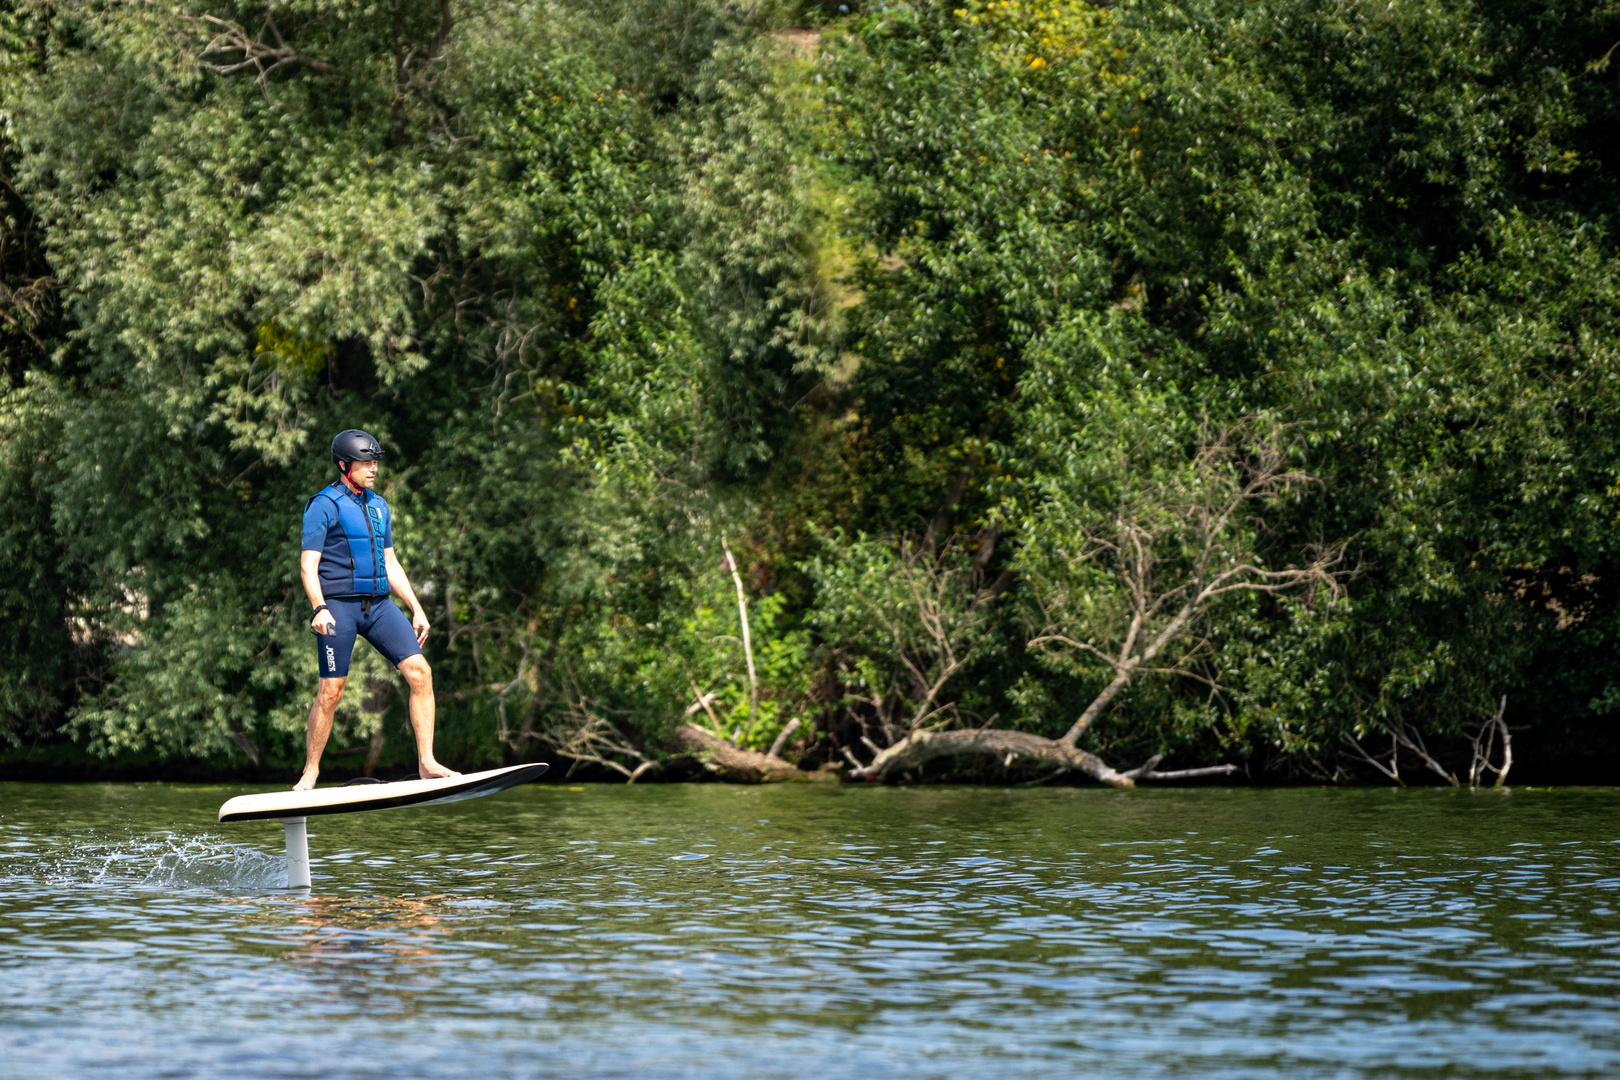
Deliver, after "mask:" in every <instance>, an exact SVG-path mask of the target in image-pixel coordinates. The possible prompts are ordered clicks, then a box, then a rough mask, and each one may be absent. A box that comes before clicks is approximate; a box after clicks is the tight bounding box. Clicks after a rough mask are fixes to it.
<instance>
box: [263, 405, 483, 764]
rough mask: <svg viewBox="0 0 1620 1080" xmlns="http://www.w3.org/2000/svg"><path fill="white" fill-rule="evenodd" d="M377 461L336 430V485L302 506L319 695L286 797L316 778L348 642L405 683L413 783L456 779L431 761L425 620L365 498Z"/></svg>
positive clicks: (378, 512)
mask: <svg viewBox="0 0 1620 1080" xmlns="http://www.w3.org/2000/svg"><path fill="white" fill-rule="evenodd" d="M382 456H383V449H382V446H381V444H379V443H378V442H377V440H376V439H374V438H372V437H371V436H370V435H368V434H366V433H365V432H364V431H357V430H353V429H351V430H349V431H344V432H340V433H339V434H338V436H337V438H335V439H333V440H332V463H333V464H334V465H336V466H337V467H338V473H339V476H338V479H337V481H336V482H335V483H334V484H332V485H331V486H330V487H327V488H323V489H322V490H321V491H319V492H317V493H316V494H315V495H314V496H313V497H312V498H311V499H310V500H309V502H307V503H305V504H304V539H303V552H302V553H301V554H300V556H299V573H300V576H301V577H302V578H303V581H304V592H305V594H306V595H307V596H308V597H309V602H310V604H311V605H312V606H313V607H314V608H315V612H314V614H313V615H312V616H311V618H310V620H309V628H310V629H311V630H313V631H315V634H316V635H317V636H316V638H315V642H316V645H315V657H316V665H317V666H318V667H319V669H320V673H321V687H320V690H319V691H318V692H317V693H316V695H315V704H313V705H311V706H310V707H309V735H308V742H307V744H306V745H307V753H306V756H305V759H304V775H303V776H301V777H299V779H298V783H297V784H296V785H294V786H293V790H294V791H308V790H309V789H310V788H312V787H314V786H315V780H316V778H317V777H319V776H320V774H321V753H322V752H323V751H324V750H325V749H326V740H327V738H328V737H329V736H330V735H331V734H332V715H333V714H334V713H335V712H336V711H337V706H338V702H339V701H340V700H342V698H343V683H344V682H345V681H346V679H347V678H348V674H349V656H350V654H351V653H353V652H354V639H355V635H357V634H358V635H360V636H362V637H364V638H365V639H366V640H367V641H369V642H371V644H372V646H373V647H374V648H376V650H377V651H378V652H380V653H382V654H383V655H384V656H386V657H388V661H389V663H391V664H393V665H394V666H395V667H396V668H398V669H399V673H400V674H401V675H404V676H405V681H406V683H408V684H409V685H410V688H411V702H410V716H411V727H412V728H413V729H414V730H415V732H416V757H417V770H416V771H417V775H419V776H420V777H422V779H424V780H427V779H430V778H432V777H435V776H459V775H461V774H460V773H457V772H454V771H452V770H450V769H447V768H445V767H444V766H443V765H440V764H439V763H438V762H437V761H435V760H434V758H433V712H434V705H433V671H432V669H431V668H429V667H428V664H427V660H426V659H425V658H424V657H423V656H422V643H423V642H424V641H426V640H427V635H428V620H427V615H426V614H425V613H424V612H423V611H422V604H421V602H420V601H419V600H417V598H416V592H415V591H414V590H413V589H412V588H411V582H410V579H409V578H407V577H406V576H405V571H404V569H403V568H402V567H401V566H400V565H399V559H397V558H396V557H395V556H394V527H393V518H392V516H391V515H390V514H389V511H388V503H387V502H385V501H384V500H383V497H382V496H381V495H378V494H375V493H374V492H373V491H372V490H371V489H372V486H373V485H374V484H376V482H377V468H378V464H379V463H380V461H381V460H382ZM390 591H392V592H393V593H394V594H396V595H398V596H399V598H400V599H401V600H403V601H405V603H406V605H407V606H409V607H410V609H411V620H410V622H406V621H405V615H404V613H403V612H401V611H400V610H399V608H398V607H396V606H395V605H394V601H393V600H391V599H390V598H389V593H390Z"/></svg>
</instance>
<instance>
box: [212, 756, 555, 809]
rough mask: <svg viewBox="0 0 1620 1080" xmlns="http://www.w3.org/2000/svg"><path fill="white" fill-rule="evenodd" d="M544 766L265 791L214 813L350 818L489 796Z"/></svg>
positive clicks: (241, 797) (535, 775)
mask: <svg viewBox="0 0 1620 1080" xmlns="http://www.w3.org/2000/svg"><path fill="white" fill-rule="evenodd" d="M548 768H550V766H549V765H544V764H540V763H536V764H533V765H511V766H508V767H507V768H504V769H490V770H489V771H488V772H475V773H466V774H464V775H462V776H447V777H444V778H443V779H439V780H396V781H395V782H394V783H392V784H355V785H353V786H352V787H326V788H316V789H315V790H314V791H267V792H265V793H264V794H262V795H238V796H237V797H236V798H234V799H232V800H230V801H229V802H227V803H226V804H225V805H224V806H222V807H220V808H219V820H221V821H265V820H269V819H273V818H291V817H315V816H317V815H320V814H352V813H355V812H356V811H360V810H387V809H389V808H390V807H395V806H430V805H433V804H435V803H451V802H460V801H461V800H462V799H476V798H478V797H479V796H480V795H493V794H495V793H496V792H497V791H505V790H506V789H507V788H509V787H516V786H517V785H519V784H526V783H528V782H529V781H530V780H536V779H538V778H539V777H540V776H541V775H542V774H543V773H544V772H545V771H546V770H547V769H548Z"/></svg>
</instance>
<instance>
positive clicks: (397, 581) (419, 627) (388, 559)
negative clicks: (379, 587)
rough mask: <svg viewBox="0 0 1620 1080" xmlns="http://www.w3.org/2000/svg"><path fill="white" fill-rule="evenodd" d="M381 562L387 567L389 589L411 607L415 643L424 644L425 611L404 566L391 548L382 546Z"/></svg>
mask: <svg viewBox="0 0 1620 1080" xmlns="http://www.w3.org/2000/svg"><path fill="white" fill-rule="evenodd" d="M383 563H384V564H385V565H386V566H387V567H388V587H389V589H391V590H393V593H394V595H395V596H398V597H399V598H400V599H401V600H403V601H405V606H406V607H408V608H410V609H411V629H412V630H415V631H416V643H417V644H418V645H421V644H424V643H425V642H426V641H427V636H428V617H427V612H425V611H423V610H422V602H421V601H420V600H418V599H417V598H416V590H415V589H412V588H411V579H410V578H408V577H406V576H405V568H404V567H403V566H401V565H399V559H398V558H397V557H396V556H395V555H394V549H393V548H391V547H385V548H383Z"/></svg>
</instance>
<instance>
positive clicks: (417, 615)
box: [411, 607, 428, 646]
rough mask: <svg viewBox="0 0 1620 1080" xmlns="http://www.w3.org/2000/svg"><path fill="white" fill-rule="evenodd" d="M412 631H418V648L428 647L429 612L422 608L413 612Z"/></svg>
mask: <svg viewBox="0 0 1620 1080" xmlns="http://www.w3.org/2000/svg"><path fill="white" fill-rule="evenodd" d="M411 629H412V630H415V631H416V644H417V645H418V646H422V645H426V644H427V635H428V620H427V612H425V611H423V610H422V609H421V608H420V607H418V608H417V609H416V610H415V611H412V612H411Z"/></svg>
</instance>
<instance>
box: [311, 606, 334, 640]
mask: <svg viewBox="0 0 1620 1080" xmlns="http://www.w3.org/2000/svg"><path fill="white" fill-rule="evenodd" d="M309 628H310V629H311V630H313V631H315V632H316V633H317V634H320V635H321V636H322V637H325V636H327V635H329V634H335V633H337V620H336V619H334V618H332V613H331V612H330V611H328V610H326V609H325V608H321V610H319V611H317V612H316V613H315V614H314V616H313V617H312V618H311V619H310V620H309Z"/></svg>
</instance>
